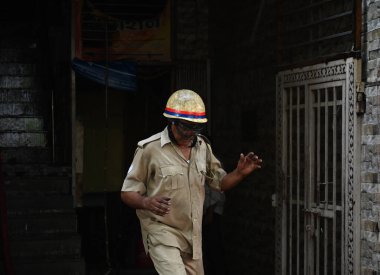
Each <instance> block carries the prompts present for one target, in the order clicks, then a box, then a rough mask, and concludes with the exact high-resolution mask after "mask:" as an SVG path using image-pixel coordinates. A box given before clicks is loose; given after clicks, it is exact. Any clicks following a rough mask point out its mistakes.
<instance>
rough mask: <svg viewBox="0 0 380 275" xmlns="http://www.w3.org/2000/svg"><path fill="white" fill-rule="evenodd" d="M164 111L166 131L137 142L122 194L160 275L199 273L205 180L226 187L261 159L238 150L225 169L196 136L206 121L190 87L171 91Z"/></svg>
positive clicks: (200, 101) (205, 144) (202, 104)
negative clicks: (232, 164)
mask: <svg viewBox="0 0 380 275" xmlns="http://www.w3.org/2000/svg"><path fill="white" fill-rule="evenodd" d="M163 115H164V116H165V117H167V118H168V121H169V124H168V126H167V127H166V128H165V129H164V131H163V132H161V133H158V134H155V135H153V136H152V137H150V138H148V139H145V140H143V141H140V142H139V143H138V147H137V150H136V152H135V157H134V159H133V162H132V164H131V166H130V168H129V170H128V174H127V176H126V178H125V180H124V183H123V187H122V192H121V198H122V200H123V201H124V202H125V203H126V204H127V205H129V206H131V207H133V208H136V209H137V211H136V212H137V215H138V217H139V219H140V224H141V232H142V237H143V240H144V246H145V250H146V252H147V253H149V255H150V257H151V259H152V261H153V263H154V266H155V268H156V270H157V272H158V273H159V274H163V275H189V274H192V275H202V274H204V271H203V263H202V234H201V228H202V212H203V202H204V198H205V188H204V184H205V182H206V181H207V184H209V185H210V186H211V187H212V188H214V189H217V190H222V191H224V190H228V189H230V188H232V187H234V186H235V185H237V184H238V183H239V182H240V181H241V180H243V179H244V178H245V177H246V176H247V175H249V174H250V173H251V172H252V171H254V170H256V169H258V168H260V167H261V166H260V165H261V162H262V161H261V159H259V158H258V157H257V156H256V155H255V154H254V153H252V152H251V153H249V154H247V155H246V156H244V155H243V154H240V158H239V161H238V164H237V167H236V169H235V170H233V171H232V172H230V173H229V174H227V173H226V172H225V171H224V170H223V169H222V167H221V164H220V162H219V161H218V160H217V159H216V158H215V156H214V155H213V153H212V151H211V147H210V145H209V144H207V142H206V139H205V138H203V137H201V136H200V135H199V134H200V132H201V130H202V128H203V126H204V125H205V123H206V122H207V118H206V112H205V106H204V103H203V101H202V99H201V97H200V96H199V95H198V94H197V93H195V92H193V91H191V90H178V91H176V92H175V93H173V94H172V95H171V96H170V98H169V100H168V102H167V104H166V108H165V112H164V114H163Z"/></svg>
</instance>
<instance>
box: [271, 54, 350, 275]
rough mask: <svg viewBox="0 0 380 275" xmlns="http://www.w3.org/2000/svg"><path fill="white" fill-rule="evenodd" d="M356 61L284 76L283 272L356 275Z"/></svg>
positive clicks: (280, 255) (279, 243) (281, 108)
mask: <svg viewBox="0 0 380 275" xmlns="http://www.w3.org/2000/svg"><path fill="white" fill-rule="evenodd" d="M352 63H353V60H352V59H351V60H350V61H337V62H334V63H330V64H322V65H317V66H314V67H307V68H304V69H303V70H297V71H287V72H282V73H280V74H279V75H278V97H277V98H278V112H277V113H278V115H279V118H278V124H279V125H278V141H279V142H280V143H281V144H282V145H281V146H280V147H278V148H279V149H278V150H279V152H278V160H277V161H278V167H279V171H278V191H277V192H278V194H277V196H278V197H279V202H280V203H279V205H278V211H279V212H278V213H279V215H277V217H278V219H279V220H278V221H277V225H278V227H280V229H279V230H278V231H277V232H278V234H277V235H278V236H277V238H280V239H281V240H278V241H277V246H278V247H277V274H283V275H285V274H286V275H295V274H297V275H298V274H307V275H322V274H323V275H331V274H341V275H343V274H353V273H350V272H349V271H350V270H351V272H352V270H353V268H352V266H351V267H350V266H347V265H353V261H352V258H353V257H354V256H353V254H352V253H351V254H350V253H347V251H349V250H350V248H352V246H353V242H354V240H353V238H352V236H350V234H352V232H353V226H354V225H353V207H352V202H353V194H352V193H353V188H352V185H353V175H350V174H349V173H347V172H348V171H349V170H350V167H351V166H353V162H350V161H349V160H348V157H349V156H348V154H349V153H350V152H352V151H353V150H350V147H354V144H353V143H352V142H348V138H349V137H348V136H347V135H348V134H349V133H353V131H349V128H352V127H353V123H352V121H353V119H352V116H353V113H352V112H350V110H351V107H352V106H353V103H354V102H353V101H354V100H353V98H354V97H353V95H354V92H355V91H354V90H355V89H352V87H353V86H354V70H351V71H352V72H351V71H350V70H348V67H347V66H349V65H350V64H351V65H352ZM350 68H353V67H350ZM350 72H351V73H352V76H350ZM350 121H351V123H350ZM353 138H354V137H353V136H352V139H353ZM350 221H351V222H350ZM347 225H348V226H347Z"/></svg>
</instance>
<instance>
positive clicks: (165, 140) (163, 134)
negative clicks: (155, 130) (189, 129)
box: [161, 126, 202, 147]
mask: <svg viewBox="0 0 380 275" xmlns="http://www.w3.org/2000/svg"><path fill="white" fill-rule="evenodd" d="M168 127H170V126H167V127H165V129H164V130H163V131H162V132H161V147H164V146H165V145H166V144H168V143H171V142H172V141H171V140H170V137H169V130H168ZM195 138H196V139H197V142H196V143H195V147H198V146H199V145H200V144H201V143H202V142H201V141H200V139H199V138H198V137H195Z"/></svg>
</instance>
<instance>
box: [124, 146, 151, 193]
mask: <svg viewBox="0 0 380 275" xmlns="http://www.w3.org/2000/svg"><path fill="white" fill-rule="evenodd" d="M147 171H148V167H147V166H146V163H145V159H144V149H143V148H140V147H139V148H137V149H136V152H135V156H134V158H133V161H132V164H131V166H130V167H129V169H128V173H127V175H126V177H125V179H124V182H123V186H122V188H121V191H123V192H130V191H132V192H139V193H140V194H141V195H143V194H145V193H146V182H147V174H148V173H147Z"/></svg>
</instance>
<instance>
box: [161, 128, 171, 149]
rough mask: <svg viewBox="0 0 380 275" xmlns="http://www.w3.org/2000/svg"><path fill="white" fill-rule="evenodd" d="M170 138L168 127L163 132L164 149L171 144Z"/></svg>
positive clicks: (162, 145)
mask: <svg viewBox="0 0 380 275" xmlns="http://www.w3.org/2000/svg"><path fill="white" fill-rule="evenodd" d="M170 142H171V140H170V137H169V131H168V127H165V129H164V130H163V131H162V132H161V147H164V145H165V144H168V143H170Z"/></svg>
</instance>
